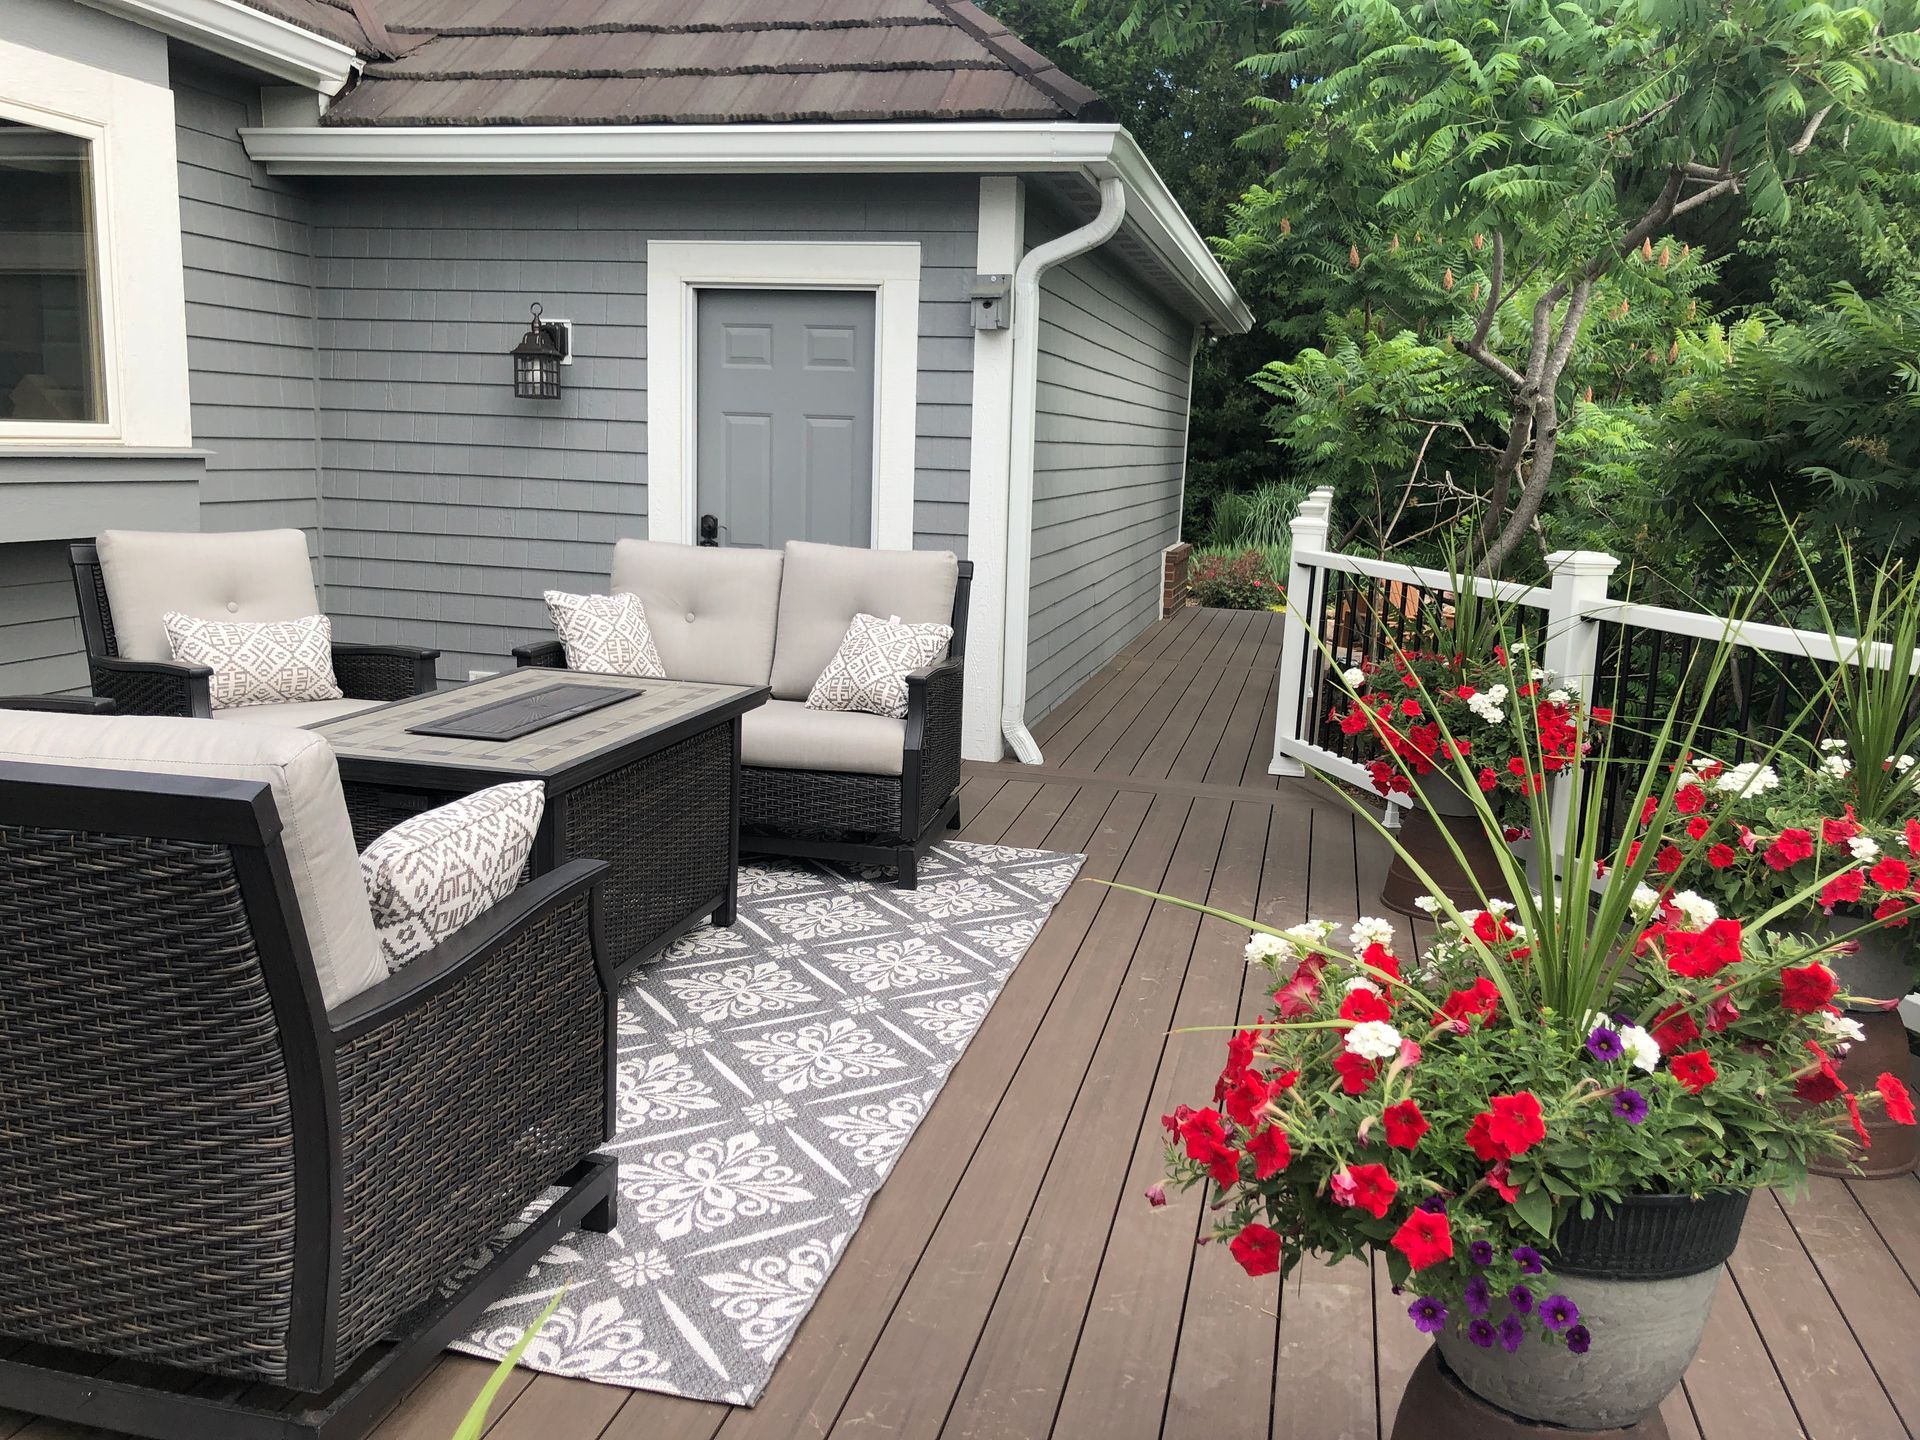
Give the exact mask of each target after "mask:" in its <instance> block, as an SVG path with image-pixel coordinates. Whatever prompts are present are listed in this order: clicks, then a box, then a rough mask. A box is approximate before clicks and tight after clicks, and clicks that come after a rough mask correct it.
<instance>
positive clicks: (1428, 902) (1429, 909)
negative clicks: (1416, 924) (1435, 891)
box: [1413, 895, 1440, 915]
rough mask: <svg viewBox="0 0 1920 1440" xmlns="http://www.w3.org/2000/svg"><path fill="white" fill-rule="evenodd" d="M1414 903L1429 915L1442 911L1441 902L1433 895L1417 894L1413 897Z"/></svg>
mask: <svg viewBox="0 0 1920 1440" xmlns="http://www.w3.org/2000/svg"><path fill="white" fill-rule="evenodd" d="M1413 903H1414V904H1416V905H1418V906H1419V907H1420V908H1421V909H1422V910H1423V911H1425V912H1426V913H1427V914H1429V915H1438V914H1439V913H1440V902H1439V901H1438V900H1436V899H1435V898H1434V897H1433V896H1431V895H1416V896H1414V897H1413Z"/></svg>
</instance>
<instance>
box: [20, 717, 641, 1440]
mask: <svg viewBox="0 0 1920 1440" xmlns="http://www.w3.org/2000/svg"><path fill="white" fill-rule="evenodd" d="M603 868H604V867H603V866H602V865H601V864H600V863H599V862H598V861H577V862H574V863H572V864H569V865H566V866H563V867H561V868H560V869H557V870H555V871H553V872H552V873H550V874H548V875H545V876H542V877H540V878H538V879H535V880H532V881H530V882H528V883H527V884H525V885H523V886H521V887H520V888H519V889H518V890H517V891H515V892H514V893H513V894H512V895H511V896H509V897H508V898H507V899H506V900H504V901H502V902H500V903H499V904H497V905H495V906H494V907H493V908H492V909H491V910H489V911H488V912H486V913H485V914H484V915H482V916H481V917H480V918H479V919H477V920H475V921H473V922H472V923H471V924H469V925H467V926H466V927H464V928H463V929H461V930H459V931H457V932H456V933H455V934H454V935H452V936H451V937H449V938H448V939H446V940H445V941H444V942H443V943H442V944H441V945H440V946H439V947H438V948H436V949H434V950H431V951H429V952H428V953H427V954H425V955H423V956H421V957H420V958H418V959H416V960H414V961H413V962H411V963H410V964H408V965H406V966H404V967H402V968H401V969H399V970H398V971H396V972H394V973H393V974H392V975H390V976H389V975H387V973H386V967H385V965H384V964H383V963H382V962H381V960H380V957H379V954H378V951H377V947H376V942H375V937H374V933H373V929H372V921H371V919H370V917H369V916H368V914H367V910H366V901H365V894H364V890H362V891H360V893H358V894H357V895H356V894H354V893H353V888H354V887H357V886H358V885H359V883H360V882H359V872H358V859H357V856H356V854H355V852H354V849H353V844H352V839H351V835H350V832H349V829H348V822H347V814H346V809H345V805H344V802H343V800H342V798H341V791H340V780H339V774H338V769H337V767H336V765H335V763H334V760H333V756H332V753H331V752H330V751H329V750H328V749H327V746H326V744H325V742H324V741H323V740H321V739H320V738H319V737H318V736H315V735H312V734H309V733H307V732H304V731H299V730H292V729H283V728H280V727H273V726H248V725H234V726H224V725H208V724H206V723H204V722H201V721H198V720H191V719H171V718H155V717H119V718H115V717H100V718H93V717H80V716H73V715H55V714H30V713H26V712H17V711H7V712H0V1055H4V1056H5V1063H4V1064H0V1115H4V1116H5V1130H6V1137H5V1143H4V1144H3V1145H0V1407H7V1408H8V1409H12V1410H26V1411H30V1412H34V1413H38V1414H44V1415H52V1416H58V1417H62V1418H66V1419H71V1420H75V1421H85V1422H88V1423H91V1424H96V1425H100V1426H104V1427H107V1428H109V1429H112V1430H116V1431H128V1432H132V1433H134V1434H139V1435H147V1436H156V1437H174V1440H207V1437H222V1440H251V1437H268V1436H272V1437H276V1440H302V1437H306V1440H343V1437H350V1436H353V1435H357V1434H360V1433H362V1432H364V1430H365V1429H367V1428H368V1427H370V1426H371V1424H372V1423H373V1422H374V1421H375V1420H377V1419H378V1418H379V1416H380V1415H381V1414H382V1413H383V1411H384V1410H385V1409H386V1408H387V1407H388V1406H389V1405H391V1404H392V1403H393V1402H394V1401H395V1400H396V1399H397V1398H398V1397H399V1396H400V1395H401V1394H402V1393H403V1392H404V1389H405V1387H406V1386H407V1385H408V1384H409V1383H410V1382H411V1381H412V1380H413V1379H414V1378H417V1376H418V1375H419V1373H420V1372H421V1371H422V1370H423V1369H424V1368H425V1367H426V1366H427V1365H428V1364H430V1363H432V1361H433V1359H434V1357H435V1356H436V1355H437V1354H438V1352H439V1351H440V1350H441V1349H443V1348H444V1347H445V1346H446V1345H447V1343H448V1342H449V1341H450V1340H453V1339H455V1338H457V1337H458V1336H460V1335H461V1334H463V1333H465V1332H466V1331H468V1330H470V1329H472V1328H474V1327H475V1325H476V1324H477V1323H479V1322H478V1317H479V1315H480V1313H481V1311H482V1310H483V1309H484V1308H485V1306H486V1305H487V1304H489V1303H491V1301H492V1300H494V1299H496V1298H498V1296H499V1295H500V1293H502V1291H503V1290H505V1289H506V1288H507V1287H508V1286H510V1285H511V1284H514V1283H517V1282H518V1281H519V1280H520V1279H521V1278H522V1277H524V1276H525V1274H526V1272H527V1270H528V1268H529V1266H530V1265H531V1264H532V1263H533V1261H534V1259H536V1258H537V1257H538V1255H539V1254H540V1253H542V1251H543V1250H544V1249H545V1248H547V1247H548V1246H550V1245H551V1244H552V1243H553V1242H554V1241H555V1240H556V1239H558V1238H559V1237H560V1236H561V1235H563V1234H565V1233H566V1232H567V1231H569V1230H573V1229H578V1228H593V1229H600V1230H606V1229H609V1228H611V1226H612V1223H613V1218H614V1203H615V1201H614V1191H613V1178H614V1170H613V1164H612V1162H611V1160H609V1159H607V1158H606V1157H604V1156H601V1155H597V1154H595V1153H594V1152H595V1147H596V1146H598V1145H599V1144H600V1143H601V1142H602V1141H603V1140H604V1139H605V1138H606V1136H607V1135H608V1134H609V1133H610V1129H611V1123H612V1115H613V1075H614V1051H613V1043H614V1040H613V1036H614V1000H613V991H612V984H613V982H612V976H611V972H610V970H609V967H608V964H607V960H606V957H605V955H604V954H603V953H602V948H601V945H600V942H599V929H600V921H599V896H598V884H599V874H600V872H601V870H602V869H603ZM554 1190H557V1191H558V1192H559V1193H558V1197H557V1199H556V1200H555V1203H554V1204H553V1206H552V1208H550V1209H549V1210H547V1211H546V1212H545V1214H544V1215H542V1216H541V1217H540V1218H539V1219H538V1220H537V1221H536V1222H535V1223H534V1224H532V1225H531V1226H530V1227H529V1228H528V1229H527V1230H526V1231H525V1232H524V1233H522V1234H521V1235H519V1236H518V1237H517V1238H513V1239H511V1240H507V1239H504V1238H502V1237H500V1232H501V1230H502V1227H503V1226H505V1225H507V1224H508V1223H509V1222H511V1221H513V1220H514V1219H515V1218H516V1217H517V1216H518V1215H519V1214H520V1212H521V1211H522V1209H523V1208H524V1207H525V1206H526V1205H527V1204H528V1202H529V1201H530V1200H533V1199H535V1198H536V1197H539V1196H541V1195H542V1194H543V1192H549V1191H554ZM490 1240H491V1241H493V1243H494V1245H495V1246H496V1247H498V1248H497V1249H496V1250H495V1251H494V1253H493V1255H492V1258H491V1259H489V1260H487V1261H486V1262H485V1263H484V1264H481V1265H479V1266H478V1268H477V1269H476V1268H474V1267H473V1264H472V1263H471V1262H473V1260H474V1257H475V1256H476V1255H477V1254H480V1253H482V1251H483V1247H484V1246H486V1244H487V1243H488V1242H489V1241H490ZM456 1278H457V1279H458V1281H459V1283H458V1284H457V1286H454V1285H451V1283H450V1282H453V1281H454V1280H455V1279H456ZM23 1342H24V1343H23ZM110 1362H123V1363H120V1364H110ZM126 1362H130V1363H126ZM214 1380H226V1381H229V1382H237V1383H229V1384H226V1385H218V1384H214V1383H212V1381H214Z"/></svg>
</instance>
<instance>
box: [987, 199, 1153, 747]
mask: <svg viewBox="0 0 1920 1440" xmlns="http://www.w3.org/2000/svg"><path fill="white" fill-rule="evenodd" d="M1126 215H1127V187H1126V184H1125V182H1123V181H1122V180H1121V179H1120V178H1119V177H1118V176H1110V177H1108V178H1107V179H1104V180H1102V181H1101V182H1100V213H1099V214H1097V215H1095V216H1094V217H1093V219H1092V220H1090V221H1088V222H1087V223H1086V224H1085V225H1082V226H1081V227H1080V228H1079V229H1078V230H1069V231H1068V232H1067V233H1066V234H1065V235H1062V236H1060V237H1059V238H1058V239H1057V240H1049V241H1048V242H1047V243H1046V244H1044V245H1038V246H1035V247H1034V248H1033V249H1032V250H1029V251H1028V252H1027V254H1026V258H1025V259H1023V260H1022V261H1021V262H1020V268H1019V269H1018V270H1016V271H1014V272H1013V435H1012V440H1011V446H1012V452H1013V453H1012V457H1011V460H1010V463H1009V464H1008V466H1007V612H1006V641H1005V644H1004V646H1003V647H1002V649H1001V652H1000V657H1001V658H1000V667H1001V669H1000V733H1001V734H1003V735H1005V736H1006V738H1007V743H1008V744H1009V745H1011V746H1012V747H1013V753H1014V754H1015V755H1016V756H1018V757H1019V759H1020V761H1021V763H1022V764H1025V765H1038V764H1039V763H1040V760H1041V756H1040V746H1039V744H1038V743H1037V742H1036V741H1035V740H1034V738H1033V734H1032V732H1031V731H1029V730H1028V729H1027V624H1028V620H1029V617H1030V612H1031V611H1032V609H1033V605H1032V590H1033V461H1034V422H1035V420H1036V419H1037V416H1036V415H1035V413H1034V412H1035V407H1036V406H1037V404H1038V402H1039V388H1040V277H1041V276H1042V275H1044V274H1045V273H1046V272H1047V271H1049V270H1051V269H1052V268H1053V267H1054V266H1055V265H1058V264H1060V263H1061V261H1063V260H1071V259H1073V258H1074V257H1075V256H1076V255H1084V254H1086V253H1087V252H1088V251H1089V250H1096V249H1098V248H1099V247H1100V246H1102V245H1104V244H1106V243H1107V241H1109V240H1111V239H1112V238H1113V237H1114V234H1115V233H1116V232H1117V231H1118V230H1119V229H1120V222H1121V221H1122V220H1124V219H1125V218H1126Z"/></svg>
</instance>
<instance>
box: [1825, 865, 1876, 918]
mask: <svg viewBox="0 0 1920 1440" xmlns="http://www.w3.org/2000/svg"><path fill="white" fill-rule="evenodd" d="M1866 893H1867V877H1866V876H1865V875H1862V874H1861V873H1860V872H1859V871H1858V870H1843V871H1841V872H1840V873H1839V874H1838V875H1836V876H1834V877H1833V878H1832V879H1831V880H1829V881H1827V883H1826V884H1824V885H1822V886H1821V887H1820V903H1821V904H1822V905H1824V906H1825V907H1826V908H1827V909H1829V910H1831V909H1832V908H1833V907H1834V906H1836V905H1856V904H1858V903H1859V902H1860V897H1861V896H1863V895H1865V894H1866Z"/></svg>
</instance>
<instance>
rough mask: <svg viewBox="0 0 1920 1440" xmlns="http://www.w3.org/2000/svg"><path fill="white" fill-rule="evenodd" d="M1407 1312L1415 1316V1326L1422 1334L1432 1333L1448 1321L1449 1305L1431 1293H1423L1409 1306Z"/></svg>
mask: <svg viewBox="0 0 1920 1440" xmlns="http://www.w3.org/2000/svg"><path fill="white" fill-rule="evenodd" d="M1407 1314H1408V1315H1409V1316H1411V1317H1412V1318H1413V1328H1414V1329H1416V1330H1418V1331H1419V1332H1420V1333H1421V1334H1422V1335H1431V1334H1433V1333H1434V1331H1436V1330H1438V1329H1440V1328H1441V1327H1442V1326H1444V1325H1445V1324H1446V1323H1447V1307H1446V1306H1445V1305H1442V1304H1441V1303H1440V1302H1439V1301H1438V1300H1436V1299H1434V1298H1433V1296H1431V1295H1422V1296H1421V1297H1420V1298H1419V1299H1418V1300H1416V1301H1414V1302H1413V1304H1411V1305H1409V1306H1408V1307H1407Z"/></svg>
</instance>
